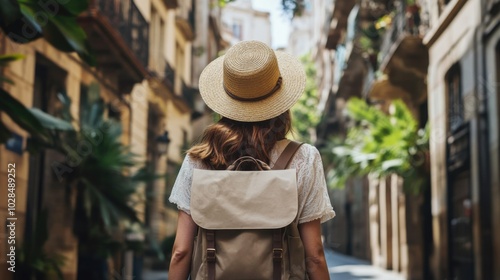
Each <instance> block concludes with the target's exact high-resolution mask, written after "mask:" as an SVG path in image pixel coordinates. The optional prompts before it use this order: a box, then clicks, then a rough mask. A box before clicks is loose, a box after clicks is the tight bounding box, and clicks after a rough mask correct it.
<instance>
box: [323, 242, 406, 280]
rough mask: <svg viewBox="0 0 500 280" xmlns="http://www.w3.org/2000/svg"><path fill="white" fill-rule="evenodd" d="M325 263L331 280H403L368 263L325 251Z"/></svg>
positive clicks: (328, 250) (391, 272) (393, 273)
mask: <svg viewBox="0 0 500 280" xmlns="http://www.w3.org/2000/svg"><path fill="white" fill-rule="evenodd" d="M325 255H326V262H327V263H328V270H329V271H330V279H332V280H365V279H367V280H368V279H370V280H404V277H403V276H402V275H400V274H398V273H395V272H393V271H387V270H385V269H382V268H380V267H376V266H373V265H371V264H370V263H369V262H367V261H364V260H360V259H356V258H353V257H350V256H346V255H342V254H338V253H334V252H333V251H332V250H330V249H326V250H325Z"/></svg>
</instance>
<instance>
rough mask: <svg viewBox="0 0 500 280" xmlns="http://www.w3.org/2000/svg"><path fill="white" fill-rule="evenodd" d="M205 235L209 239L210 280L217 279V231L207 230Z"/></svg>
mask: <svg viewBox="0 0 500 280" xmlns="http://www.w3.org/2000/svg"><path fill="white" fill-rule="evenodd" d="M205 234H206V235H205V237H206V239H207V251H206V258H207V270H208V271H207V276H208V278H207V279H208V280H215V263H216V259H215V231H213V230H207V231H206V232H205Z"/></svg>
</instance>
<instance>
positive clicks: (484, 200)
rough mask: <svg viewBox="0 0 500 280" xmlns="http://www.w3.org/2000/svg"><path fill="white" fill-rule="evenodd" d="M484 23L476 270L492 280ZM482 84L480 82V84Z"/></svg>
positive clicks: (478, 40)
mask: <svg viewBox="0 0 500 280" xmlns="http://www.w3.org/2000/svg"><path fill="white" fill-rule="evenodd" d="M480 9H481V11H480V13H481V16H482V17H483V16H484V15H486V12H487V11H486V8H485V4H484V3H482V4H481V7H480ZM484 24H485V23H484V22H482V23H481V24H480V25H479V26H477V27H476V28H475V30H474V39H475V43H474V44H473V46H474V54H475V56H476V57H475V59H474V64H475V65H474V68H475V69H476V73H477V77H476V83H475V85H474V86H475V92H476V100H477V105H476V109H477V115H476V120H475V121H476V124H477V127H478V135H477V141H478V152H479V157H478V159H479V168H478V170H479V174H478V175H479V176H478V177H479V205H480V207H479V206H478V211H479V215H478V216H479V221H477V222H479V226H480V229H479V233H480V234H479V235H480V236H478V237H476V238H479V244H478V245H479V246H480V248H479V252H480V254H481V256H480V261H479V267H476V268H475V270H476V271H475V275H476V277H478V278H477V279H493V278H492V246H491V244H492V232H491V227H492V225H491V182H490V176H491V175H490V164H489V162H490V157H489V133H488V122H489V120H488V86H487V82H486V81H487V76H486V73H487V71H486V70H487V69H486V67H487V66H486V59H487V58H486V50H485V44H484V42H485V37H484V36H483V34H484ZM481 81H483V82H481Z"/></svg>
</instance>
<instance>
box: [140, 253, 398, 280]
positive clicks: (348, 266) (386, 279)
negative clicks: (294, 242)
mask: <svg viewBox="0 0 500 280" xmlns="http://www.w3.org/2000/svg"><path fill="white" fill-rule="evenodd" d="M325 256H326V261H327V263H328V270H329V271H330V277H331V279H332V280H404V277H403V276H401V275H400V274H398V273H395V272H392V271H387V270H384V269H382V268H379V267H375V266H372V265H371V264H370V263H368V262H367V261H363V260H359V259H356V258H353V257H349V256H345V255H342V254H338V253H334V252H333V251H332V250H329V249H325ZM167 279H168V274H167V272H165V271H145V272H144V274H143V280H167Z"/></svg>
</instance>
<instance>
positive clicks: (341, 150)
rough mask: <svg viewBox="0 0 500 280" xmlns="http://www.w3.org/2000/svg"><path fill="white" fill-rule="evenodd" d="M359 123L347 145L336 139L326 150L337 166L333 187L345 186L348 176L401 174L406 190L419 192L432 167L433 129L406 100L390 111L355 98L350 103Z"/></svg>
mask: <svg viewBox="0 0 500 280" xmlns="http://www.w3.org/2000/svg"><path fill="white" fill-rule="evenodd" d="M347 110H348V114H349V116H350V117H351V118H352V119H353V120H354V121H355V122H356V125H354V126H353V127H351V128H350V129H349V131H348V133H347V137H346V139H345V141H344V143H343V144H338V143H339V142H340V141H336V143H335V141H333V143H334V144H333V145H332V146H330V147H329V148H327V149H326V150H325V154H326V155H327V157H328V161H329V162H330V163H332V164H333V165H334V168H333V169H331V170H330V171H329V172H328V174H327V176H328V179H329V180H328V181H329V182H330V186H332V187H342V186H344V184H345V182H346V180H347V179H349V178H352V177H357V176H363V175H367V174H368V173H370V174H373V175H375V176H377V177H383V176H387V175H389V174H398V175H400V176H401V177H403V178H404V179H405V180H404V182H405V185H404V187H405V190H407V191H412V192H418V191H420V189H421V188H422V187H423V186H424V185H425V183H426V180H427V177H428V176H427V172H428V170H427V168H428V163H429V162H428V143H429V132H428V131H429V129H428V127H426V128H425V129H419V127H418V123H417V121H416V120H415V118H414V117H413V115H412V114H411V112H410V110H409V109H408V108H407V107H406V105H405V104H404V102H402V101H400V100H396V101H394V102H393V104H392V105H391V110H390V112H389V114H385V113H384V112H382V111H380V110H379V109H377V108H375V107H373V106H370V105H368V104H367V103H366V102H365V101H364V100H361V99H358V98H353V99H350V100H349V102H348V103H347Z"/></svg>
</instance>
